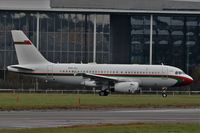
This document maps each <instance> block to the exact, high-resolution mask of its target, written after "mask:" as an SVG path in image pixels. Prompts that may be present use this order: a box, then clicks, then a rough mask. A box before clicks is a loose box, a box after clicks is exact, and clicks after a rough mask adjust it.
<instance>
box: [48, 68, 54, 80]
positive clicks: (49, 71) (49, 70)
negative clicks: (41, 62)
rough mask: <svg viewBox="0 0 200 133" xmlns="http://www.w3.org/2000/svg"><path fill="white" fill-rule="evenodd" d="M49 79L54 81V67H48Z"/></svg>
mask: <svg viewBox="0 0 200 133" xmlns="http://www.w3.org/2000/svg"><path fill="white" fill-rule="evenodd" d="M47 79H53V65H48V66H47Z"/></svg>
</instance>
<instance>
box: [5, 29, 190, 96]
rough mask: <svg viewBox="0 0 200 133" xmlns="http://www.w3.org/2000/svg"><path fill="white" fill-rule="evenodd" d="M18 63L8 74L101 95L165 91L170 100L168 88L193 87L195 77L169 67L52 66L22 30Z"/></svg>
mask: <svg viewBox="0 0 200 133" xmlns="http://www.w3.org/2000/svg"><path fill="white" fill-rule="evenodd" d="M11 34H12V38H13V42H14V45H15V49H16V53H17V59H18V63H19V64H17V65H10V66H8V67H7V68H8V70H9V71H12V72H16V73H20V74H24V75H28V76H33V77H37V78H40V79H45V80H47V81H56V82H60V83H65V84H71V85H83V86H87V87H95V88H100V91H99V95H100V96H107V95H108V94H109V93H110V91H116V92H127V93H134V92H136V91H137V90H139V89H140V88H141V87H161V88H162V96H163V97H167V93H166V89H167V88H168V87H179V86H185V85H190V84H191V83H192V82H193V79H192V77H190V76H189V75H187V74H185V73H184V72H183V71H182V70H181V69H179V68H177V67H173V66H168V65H163V64H161V65H138V64H129V65H128V64H96V63H87V64H83V63H80V64H77V63H67V64H64V63H52V62H49V61H48V60H46V59H45V58H44V57H43V56H42V54H41V53H40V52H39V51H38V49H37V48H36V47H35V46H34V45H33V43H32V42H31V41H30V40H29V39H28V38H27V36H26V35H25V34H24V33H23V31H21V30H12V31H11Z"/></svg>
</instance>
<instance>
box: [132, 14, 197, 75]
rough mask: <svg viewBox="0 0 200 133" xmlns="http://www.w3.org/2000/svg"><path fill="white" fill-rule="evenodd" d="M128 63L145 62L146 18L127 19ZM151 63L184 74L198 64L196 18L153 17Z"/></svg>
mask: <svg viewBox="0 0 200 133" xmlns="http://www.w3.org/2000/svg"><path fill="white" fill-rule="evenodd" d="M131 25H132V28H131V57H130V59H131V63H136V64H148V63H149V48H150V47H149V46H150V44H149V42H150V15H141V14H140V15H133V16H132V17H131ZM152 33H153V42H152V43H153V45H152V46H153V49H152V50H153V53H152V56H153V59H152V61H153V63H152V64H161V63H163V64H166V65H172V66H176V67H179V68H181V69H183V70H184V71H185V72H187V73H189V74H190V73H191V70H192V69H193V68H194V67H195V66H196V65H198V64H199V63H200V54H199V51H200V42H199V41H200V17H199V16H198V15H196V16H195V15H173V14H170V15H168V14H166V15H156V14H155V15H153V31H152Z"/></svg>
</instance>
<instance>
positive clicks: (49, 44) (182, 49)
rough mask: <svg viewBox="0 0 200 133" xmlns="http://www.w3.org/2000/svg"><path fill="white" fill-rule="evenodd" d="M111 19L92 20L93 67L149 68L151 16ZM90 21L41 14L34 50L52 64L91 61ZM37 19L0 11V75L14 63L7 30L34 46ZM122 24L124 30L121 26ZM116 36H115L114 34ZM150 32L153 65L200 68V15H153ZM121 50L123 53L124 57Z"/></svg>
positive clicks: (99, 16)
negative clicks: (123, 64) (23, 36)
mask: <svg viewBox="0 0 200 133" xmlns="http://www.w3.org/2000/svg"><path fill="white" fill-rule="evenodd" d="M114 15H115V14H114ZM114 15H113V14H97V16H96V17H97V18H96V44H97V47H96V62H97V63H113V62H114V63H120V62H119V60H117V59H120V61H121V62H123V58H126V59H124V60H126V63H127V62H128V63H131V64H149V53H150V52H149V50H150V14H126V15H124V14H123V17H120V14H117V16H114ZM111 16H112V17H111ZM126 16H127V18H126ZM94 17H95V14H92V13H90V14H88V13H71V12H70V13H69V12H39V48H38V49H39V50H40V51H41V53H42V54H43V55H44V56H45V58H47V59H48V60H49V61H52V62H55V63H57V62H59V63H80V62H83V63H88V62H93V31H94ZM111 18H113V20H111ZM118 18H126V21H122V20H119V22H123V25H121V23H119V24H118V23H116V21H117V20H114V19H118ZM37 20H38V14H37V12H29V11H23V12H20V11H0V69H1V70H3V69H4V70H5V69H6V67H7V66H8V65H11V64H17V59H16V53H15V49H14V46H13V44H12V38H11V33H10V31H11V30H14V29H20V30H23V31H24V32H25V33H26V34H27V36H28V37H29V38H30V39H31V40H32V41H33V43H34V44H35V45H36V44H37V41H36V40H37ZM126 24H127V25H128V26H124V25H126ZM118 25H120V27H117V26H118ZM123 27H126V28H123ZM114 28H115V29H116V28H118V30H115V29H114ZM122 30H125V31H122ZM111 31H112V32H111ZM115 31H116V32H119V33H116V34H115V33H113V32H115ZM121 33H123V34H121ZM124 33H126V34H124ZM152 33H153V54H152V56H153V64H161V63H163V64H167V65H173V66H176V67H179V68H181V69H183V70H184V71H185V72H187V73H190V72H191V70H192V69H193V68H194V67H195V66H196V65H197V64H199V63H200V53H199V51H200V17H199V16H198V15H175V14H153V32H152ZM127 39H128V41H127ZM115 40H121V41H120V42H119V41H115ZM122 44H123V45H124V46H125V48H123V46H122ZM119 48H121V49H119ZM113 49H114V50H113ZM118 49H119V50H118ZM121 50H123V52H124V51H127V53H125V55H123V56H122V55H120V51H121ZM113 53H114V54H113ZM113 55H114V56H117V57H112V56H113ZM118 57H119V58H118ZM127 57H129V59H127ZM113 59H114V60H113Z"/></svg>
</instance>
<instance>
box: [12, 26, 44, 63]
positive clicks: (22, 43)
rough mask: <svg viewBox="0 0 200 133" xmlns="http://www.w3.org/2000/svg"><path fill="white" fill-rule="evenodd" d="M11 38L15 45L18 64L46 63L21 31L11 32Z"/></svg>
mask: <svg viewBox="0 0 200 133" xmlns="http://www.w3.org/2000/svg"><path fill="white" fill-rule="evenodd" d="M11 33H12V38H13V42H14V44H15V49H16V53H17V59H18V62H19V64H23V65H24V64H44V63H48V61H47V60H46V59H45V58H44V57H43V56H42V54H41V53H40V52H39V51H38V50H37V49H36V47H35V46H34V45H33V43H32V42H31V41H30V40H29V39H28V38H27V36H26V35H25V34H24V33H23V32H22V31H21V30H12V31H11Z"/></svg>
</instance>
